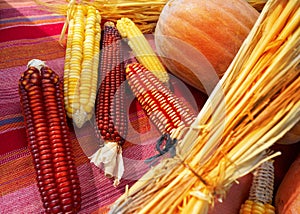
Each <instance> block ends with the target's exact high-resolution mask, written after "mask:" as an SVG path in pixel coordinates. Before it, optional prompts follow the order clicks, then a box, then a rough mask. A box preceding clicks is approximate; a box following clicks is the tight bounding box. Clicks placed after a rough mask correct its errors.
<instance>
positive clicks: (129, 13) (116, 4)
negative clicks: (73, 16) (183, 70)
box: [35, 0, 267, 33]
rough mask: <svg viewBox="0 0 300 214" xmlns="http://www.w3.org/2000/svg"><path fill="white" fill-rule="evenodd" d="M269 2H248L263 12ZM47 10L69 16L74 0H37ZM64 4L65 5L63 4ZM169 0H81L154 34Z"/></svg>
mask: <svg viewBox="0 0 300 214" xmlns="http://www.w3.org/2000/svg"><path fill="white" fill-rule="evenodd" d="M266 1H267V0H248V2H249V4H251V5H252V6H253V7H254V8H256V9H257V10H259V11H260V10H261V9H262V8H263V6H264V5H265V3H266ZM35 2H37V3H38V4H40V5H43V6H45V7H46V8H47V9H50V10H52V11H55V12H57V13H60V14H64V15H67V10H68V8H69V7H68V4H66V3H71V2H73V3H76V1H74V0H66V1H62V0H59V1H53V0H44V1H43V0H35ZM63 2H64V3H63ZM167 2H168V0H151V1H149V0H81V1H80V3H81V4H89V5H93V6H94V7H96V9H98V10H99V11H100V13H101V17H102V20H109V21H113V22H116V21H117V20H118V19H121V18H122V17H127V18H130V19H131V20H132V21H133V22H134V23H135V24H136V25H137V26H138V27H139V29H140V30H141V31H142V32H143V33H152V32H153V31H154V29H155V26H156V22H157V20H158V18H159V15H160V13H161V11H162V8H163V7H164V6H165V4H166V3H167Z"/></svg>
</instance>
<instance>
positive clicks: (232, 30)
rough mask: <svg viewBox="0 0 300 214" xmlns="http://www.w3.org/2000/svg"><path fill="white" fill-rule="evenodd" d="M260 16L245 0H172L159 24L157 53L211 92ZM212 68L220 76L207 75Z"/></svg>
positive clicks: (182, 76)
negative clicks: (216, 78)
mask: <svg viewBox="0 0 300 214" xmlns="http://www.w3.org/2000/svg"><path fill="white" fill-rule="evenodd" d="M258 16H259V13H258V12H257V11H256V10H255V9H254V8H253V7H252V6H251V5H250V4H248V3H247V1H245V0H171V1H169V2H168V3H167V4H166V5H165V6H164V8H163V10H162V12H161V14H160V17H159V19H158V22H157V25H156V28H155V45H156V49H157V53H158V55H159V56H161V58H162V61H163V63H164V64H165V66H166V67H167V68H168V70H169V71H170V72H171V73H172V74H174V75H175V76H177V77H178V78H180V79H181V80H183V81H184V82H186V83H188V84H189V85H191V86H193V87H195V88H197V89H199V90H201V91H203V92H205V93H208V91H211V90H212V89H213V88H214V86H215V85H216V83H217V82H218V80H219V78H220V77H222V76H223V74H224V72H225V71H226V69H227V68H228V66H229V65H230V63H231V61H232V60H233V58H234V56H235V55H236V53H237V52H238V50H239V48H240V46H241V45H242V43H243V41H244V40H245V38H246V37H247V35H248V34H249V32H250V30H251V28H252V27H253V25H254V23H255V22H256V20H257V18H258ZM188 49H193V50H188ZM196 55H197V56H196ZM202 58H204V59H202ZM199 60H200V62H199ZM197 67H198V68H199V69H200V71H199V70H198V69H197ZM201 67H204V68H202V69H201ZM212 72H215V74H217V75H216V76H217V77H218V80H215V76H213V75H212V76H211V77H207V75H210V74H211V73H212ZM202 83H204V84H205V85H206V87H204V86H203V84H202ZM207 90H208V91H207Z"/></svg>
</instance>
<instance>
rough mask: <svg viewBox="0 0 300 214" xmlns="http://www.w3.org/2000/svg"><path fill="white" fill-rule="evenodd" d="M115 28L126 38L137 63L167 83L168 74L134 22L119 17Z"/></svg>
mask: <svg viewBox="0 0 300 214" xmlns="http://www.w3.org/2000/svg"><path fill="white" fill-rule="evenodd" d="M117 29H118V31H119V32H120V34H121V36H122V37H123V38H127V39H128V45H129V47H130V48H131V49H132V50H133V52H134V54H135V57H136V58H137V60H138V61H139V63H141V64H142V65H143V66H145V67H146V68H147V69H148V70H149V71H151V72H153V73H154V75H155V76H156V77H157V78H158V79H159V80H160V81H162V82H164V83H167V82H168V81H169V76H168V73H167V71H166V69H165V67H164V66H163V64H162V63H161V61H160V60H159V58H158V57H157V55H156V54H155V52H154V50H153V49H152V47H151V46H150V44H149V42H148V41H147V39H146V38H145V36H144V35H143V33H142V32H141V30H140V29H139V28H138V27H137V26H136V25H135V23H134V22H133V21H132V20H131V19H129V18H121V19H119V20H118V21H117Z"/></svg>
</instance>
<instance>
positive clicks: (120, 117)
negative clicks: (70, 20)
mask: <svg viewBox="0 0 300 214" xmlns="http://www.w3.org/2000/svg"><path fill="white" fill-rule="evenodd" d="M123 58H124V57H123V53H122V48H121V36H120V34H119V32H118V30H117V29H116V28H115V26H114V24H113V23H112V22H107V23H105V25H104V31H103V39H102V50H101V59H100V71H99V76H100V87H99V90H98V93H97V100H96V108H95V118H96V130H97V133H98V136H99V137H100V136H101V137H102V138H103V140H104V141H107V142H119V143H120V145H122V144H123V143H124V137H125V136H126V134H127V125H126V123H127V120H126V112H125V105H124V94H125V87H124V84H123V82H124V81H125V78H126V75H125V67H124V62H123Z"/></svg>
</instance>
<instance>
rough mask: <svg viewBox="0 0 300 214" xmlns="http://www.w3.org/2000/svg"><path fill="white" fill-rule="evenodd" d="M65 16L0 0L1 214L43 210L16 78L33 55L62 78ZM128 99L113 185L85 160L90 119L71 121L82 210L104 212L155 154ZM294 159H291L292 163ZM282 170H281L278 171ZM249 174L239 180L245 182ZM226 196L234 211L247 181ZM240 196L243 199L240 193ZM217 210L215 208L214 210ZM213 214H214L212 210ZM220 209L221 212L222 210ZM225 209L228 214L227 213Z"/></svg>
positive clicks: (151, 131)
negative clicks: (120, 165) (119, 170)
mask: <svg viewBox="0 0 300 214" xmlns="http://www.w3.org/2000/svg"><path fill="white" fill-rule="evenodd" d="M64 20H65V17H64V16H62V15H58V14H54V13H51V12H49V11H46V10H43V8H41V7H40V6H38V5H37V4H36V3H35V2H34V1H30V0H6V1H3V0H0V214H15V213H16V214H20V213H24V214H27V213H34V214H36V213H42V212H43V207H42V203H41V201H40V196H39V192H38V189H37V185H36V181H35V171H34V168H33V165H32V161H31V156H30V153H29V150H28V148H27V143H26V133H25V127H24V121H23V117H22V114H21V109H20V103H19V94H18V80H19V78H20V75H21V73H22V72H24V71H25V70H26V65H27V63H28V61H29V60H31V59H33V58H37V59H41V60H43V61H46V63H47V65H48V66H49V67H50V68H52V69H53V70H54V71H56V72H57V73H58V74H59V75H60V76H62V74H63V64H64V54H65V49H64V48H63V47H62V46H60V45H59V43H58V38H59V35H60V32H61V29H62V27H63V23H64ZM171 83H172V84H171V85H172V88H173V90H174V92H175V93H176V94H177V95H178V96H180V97H185V98H186V96H187V95H186V94H184V96H183V93H182V91H181V90H180V89H181V88H182V86H183V85H181V84H179V83H178V82H177V81H174V78H172V81H171ZM185 89H188V90H189V92H191V95H192V96H190V97H192V98H193V100H194V107H196V109H195V110H196V111H199V109H200V108H201V106H202V105H203V103H204V102H205V100H206V96H205V95H203V94H200V93H198V92H197V91H195V90H194V89H192V88H190V87H186V86H185ZM127 99H132V102H131V104H130V106H128V109H129V110H128V112H129V113H128V120H129V127H130V129H129V134H128V138H127V139H128V141H127V142H126V143H125V145H124V149H123V156H124V159H125V175H124V179H122V180H121V183H120V185H119V186H118V187H117V188H115V187H113V186H112V182H113V181H112V180H111V179H108V178H106V177H105V176H104V175H103V171H102V170H101V169H99V168H97V167H95V166H94V165H93V164H91V163H90V162H89V160H88V158H87V155H90V154H91V152H93V151H94V150H95V148H96V147H97V139H96V138H95V136H94V133H93V126H92V122H91V123H87V124H86V125H85V126H84V127H83V128H82V129H80V130H77V129H74V127H73V125H72V123H71V121H70V130H71V137H72V142H73V149H74V153H75V157H76V165H77V168H78V173H79V177H80V182H81V188H82V209H81V211H80V213H86V214H88V213H93V212H94V213H105V212H106V211H107V207H106V206H107V205H110V204H111V203H113V202H114V201H115V200H116V199H117V198H118V197H119V196H120V195H121V194H122V193H123V192H124V189H125V186H126V185H129V186H131V185H132V184H133V183H134V182H135V181H136V180H137V179H138V178H140V177H141V176H142V175H143V174H144V173H145V172H146V171H147V170H149V165H147V164H145V163H144V160H145V159H146V158H148V157H151V156H152V155H154V154H156V151H155V142H156V140H157V139H158V137H159V133H158V131H157V130H156V129H155V127H154V126H153V125H152V123H151V122H150V121H149V120H148V118H147V117H146V116H145V113H144V112H143V111H142V109H141V107H140V105H139V104H138V103H137V102H136V100H134V99H133V97H132V95H130V94H128V95H127ZM291 160H292V158H290V160H289V162H288V163H290V162H291ZM282 174H283V173H282ZM249 179H250V177H246V178H245V179H244V180H241V183H248V184H249V181H250V180H249ZM248 184H246V185H244V188H240V189H239V187H238V186H234V187H233V192H234V190H237V189H239V191H236V192H235V193H234V194H233V193H229V195H228V197H229V198H230V199H231V200H233V201H235V203H236V205H237V206H236V207H235V209H237V208H238V207H239V204H240V203H241V202H242V201H244V199H245V197H246V196H247V192H248V189H249V185H248ZM241 196H243V197H241ZM216 210H217V209H216ZM216 213H218V212H217V211H216ZM222 213H225V210H223V212H222ZM228 213H232V212H230V211H228Z"/></svg>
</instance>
